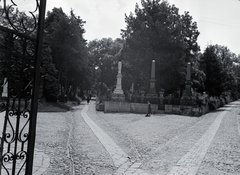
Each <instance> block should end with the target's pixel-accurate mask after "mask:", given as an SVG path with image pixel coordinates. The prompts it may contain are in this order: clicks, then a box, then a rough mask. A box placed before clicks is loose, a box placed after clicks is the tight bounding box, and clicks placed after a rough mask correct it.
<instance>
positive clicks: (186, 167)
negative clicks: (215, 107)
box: [168, 106, 234, 175]
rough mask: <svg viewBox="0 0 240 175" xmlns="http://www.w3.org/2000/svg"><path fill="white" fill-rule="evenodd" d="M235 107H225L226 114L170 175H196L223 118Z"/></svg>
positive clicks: (221, 116)
mask: <svg viewBox="0 0 240 175" xmlns="http://www.w3.org/2000/svg"><path fill="white" fill-rule="evenodd" d="M232 108H234V106H231V107H225V108H222V109H225V111H224V112H221V113H220V114H219V115H218V116H217V118H216V119H215V121H214V122H213V124H212V125H211V126H210V127H209V129H208V130H207V131H206V133H205V134H204V135H203V136H202V138H201V139H200V140H199V141H198V142H197V143H196V144H195V145H194V146H193V147H192V148H191V149H190V150H189V151H188V152H187V154H185V155H184V156H183V157H182V158H181V159H180V160H179V161H178V162H177V164H176V165H175V166H174V167H173V168H172V169H171V171H170V172H169V173H168V175H195V174H197V172H198V169H199V167H200V165H201V163H202V161H203V159H204V157H205V155H206V153H207V151H208V148H209V146H210V144H211V142H212V141H213V139H214V137H215V134H216V133H217V131H218V128H219V126H220V124H221V122H222V119H223V117H224V116H225V115H226V114H227V112H228V111H230V110H231V109H232Z"/></svg>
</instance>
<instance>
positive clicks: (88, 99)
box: [87, 96, 90, 104]
mask: <svg viewBox="0 0 240 175" xmlns="http://www.w3.org/2000/svg"><path fill="white" fill-rule="evenodd" d="M89 103H90V97H89V96H88V97H87V104H89Z"/></svg>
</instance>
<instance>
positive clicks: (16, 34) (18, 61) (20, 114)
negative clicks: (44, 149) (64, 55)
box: [0, 0, 46, 174]
mask: <svg viewBox="0 0 240 175" xmlns="http://www.w3.org/2000/svg"><path fill="white" fill-rule="evenodd" d="M1 2H3V4H2V6H1V4H0V82H2V83H1V85H2V86H6V85H7V86H8V87H7V97H1V95H0V111H3V110H5V120H4V127H3V135H2V139H1V147H2V157H1V166H2V170H1V172H3V173H4V174H20V173H21V174H22V172H23V171H26V174H31V173H30V172H31V171H32V170H31V169H32V161H33V160H32V158H33V152H34V151H33V149H34V141H35V129H36V109H37V103H36V96H37V95H36V93H37V87H36V86H38V85H37V84H36V82H37V78H38V76H39V75H38V72H39V69H40V64H39V58H38V57H39V55H40V54H39V52H41V40H42V38H41V37H42V33H43V25H42V23H43V19H44V13H45V6H46V0H33V2H34V3H35V4H36V7H35V8H34V10H33V11H29V12H28V14H29V15H26V14H25V13H23V12H20V11H19V10H18V9H17V7H18V4H16V3H15V2H14V0H8V1H7V0H3V1H1V0H0V3H1ZM41 3H43V5H42V6H43V7H41ZM40 20H41V21H40ZM40 23H41V24H40ZM39 26H40V27H39ZM39 28H41V29H39ZM39 30H41V31H42V33H40V32H39ZM39 50H40V51H39ZM3 79H7V81H6V82H4V81H3ZM3 82H4V83H3ZM0 92H1V91H0ZM34 125H35V128H34ZM30 131H31V133H30ZM30 159H31V160H30ZM29 167H30V168H29Z"/></svg>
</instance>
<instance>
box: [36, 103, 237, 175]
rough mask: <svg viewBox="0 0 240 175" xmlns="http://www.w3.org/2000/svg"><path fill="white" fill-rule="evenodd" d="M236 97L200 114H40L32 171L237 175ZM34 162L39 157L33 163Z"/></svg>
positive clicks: (46, 174) (82, 110)
mask: <svg viewBox="0 0 240 175" xmlns="http://www.w3.org/2000/svg"><path fill="white" fill-rule="evenodd" d="M239 105H240V101H236V102H233V103H231V104H229V105H226V106H225V107H224V108H220V109H218V110H217V111H215V112H212V113H208V114H206V115H204V116H202V117H187V116H179V115H165V114H159V115H151V117H145V116H144V115H140V114H119V113H103V112H96V111H95V106H94V102H91V104H90V105H88V106H87V105H86V104H82V105H79V106H77V107H76V108H75V109H74V110H72V111H69V112H62V113H39V114H38V122H37V136H36V146H35V147H36V150H35V154H36V155H35V160H34V161H35V162H34V170H33V171H34V174H35V175H40V174H43V175H52V174H64V175H65V174H66V175H68V174H69V175H82V174H84V175H85V174H87V175H110V174H115V175H118V174H119V175H120V174H125V175H130V174H139V175H141V174H142V175H144V174H146V175H147V174H149V175H152V174H155V175H168V174H176V175H180V174H182V175H185V174H189V175H195V174H196V175H225V174H230V175H238V174H240V113H239ZM37 160H38V161H37Z"/></svg>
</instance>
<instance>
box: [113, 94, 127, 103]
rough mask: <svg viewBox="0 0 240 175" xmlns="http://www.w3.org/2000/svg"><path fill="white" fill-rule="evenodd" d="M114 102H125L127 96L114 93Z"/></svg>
mask: <svg viewBox="0 0 240 175" xmlns="http://www.w3.org/2000/svg"><path fill="white" fill-rule="evenodd" d="M112 101H122V102H124V101H125V95H124V94H116V93H113V94H112Z"/></svg>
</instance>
